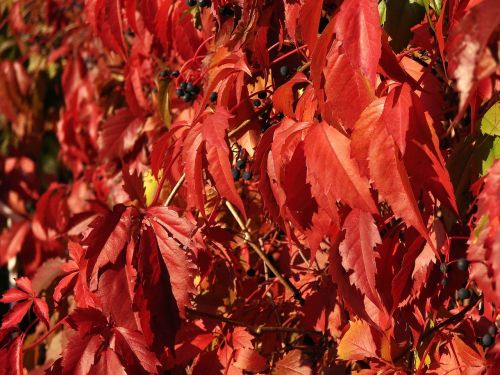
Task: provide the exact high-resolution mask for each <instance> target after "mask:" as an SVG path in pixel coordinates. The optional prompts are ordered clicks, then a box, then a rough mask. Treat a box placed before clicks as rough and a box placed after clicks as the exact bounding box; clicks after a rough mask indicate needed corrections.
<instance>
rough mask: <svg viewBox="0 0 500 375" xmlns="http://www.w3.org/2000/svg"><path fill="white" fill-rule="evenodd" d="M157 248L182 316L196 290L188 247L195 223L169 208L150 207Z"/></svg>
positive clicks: (194, 268) (150, 217)
mask: <svg viewBox="0 0 500 375" xmlns="http://www.w3.org/2000/svg"><path fill="white" fill-rule="evenodd" d="M147 216H148V219H149V223H150V224H151V226H152V227H153V230H154V233H155V236H156V241H157V243H158V249H159V251H160V253H161V256H162V259H163V262H164V264H165V267H166V268H167V272H168V277H169V280H170V285H171V288H172V293H173V295H174V297H175V300H176V302H177V307H178V309H179V313H180V316H181V317H182V318H184V317H185V306H187V305H189V304H190V302H189V300H190V295H191V294H192V293H194V283H193V277H194V272H195V270H196V267H195V266H194V264H193V263H192V261H191V259H190V253H188V252H187V251H186V250H184V249H185V248H187V246H188V245H189V244H190V241H191V238H190V236H191V235H192V233H193V230H194V226H193V225H192V224H191V223H190V222H188V221H187V220H185V219H182V218H180V217H179V216H178V215H177V213H176V212H174V211H172V210H169V209H168V208H166V207H151V208H150V209H148V211H147Z"/></svg>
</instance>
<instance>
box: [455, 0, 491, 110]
mask: <svg viewBox="0 0 500 375" xmlns="http://www.w3.org/2000/svg"><path fill="white" fill-rule="evenodd" d="M499 24H500V2H498V1H497V0H484V1H481V2H479V3H478V4H477V5H476V6H474V7H473V8H472V9H471V10H470V11H469V13H467V14H466V15H465V17H464V18H463V19H462V20H461V21H460V22H459V23H457V24H456V26H455V27H453V28H452V29H451V30H450V36H449V37H448V40H447V45H446V55H447V56H448V73H449V75H450V76H451V77H453V78H455V79H456V80H457V89H458V91H459V92H460V108H461V111H460V113H462V110H463V109H464V106H465V104H466V103H467V101H468V100H469V94H470V93H471V91H472V89H473V87H474V86H475V84H476V83H477V82H478V81H480V80H481V79H483V78H485V77H487V76H489V75H490V74H492V73H493V72H495V69H496V68H497V64H496V62H495V61H494V59H493V58H492V56H491V55H489V56H486V55H484V52H485V49H486V45H487V43H488V40H489V38H490V36H491V35H492V34H493V32H494V31H495V30H496V29H497V28H498V25H499Z"/></svg>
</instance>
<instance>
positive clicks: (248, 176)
mask: <svg viewBox="0 0 500 375" xmlns="http://www.w3.org/2000/svg"><path fill="white" fill-rule="evenodd" d="M252 176H253V174H252V172H251V171H245V172H243V179H244V180H245V181H249V180H251V179H252Z"/></svg>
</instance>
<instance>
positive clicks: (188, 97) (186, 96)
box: [181, 92, 193, 103]
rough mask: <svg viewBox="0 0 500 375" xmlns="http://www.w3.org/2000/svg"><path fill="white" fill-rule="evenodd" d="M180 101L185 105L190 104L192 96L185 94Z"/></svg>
mask: <svg viewBox="0 0 500 375" xmlns="http://www.w3.org/2000/svg"><path fill="white" fill-rule="evenodd" d="M181 99H182V100H184V101H185V102H186V103H187V102H190V101H191V100H193V95H192V94H191V93H189V92H185V93H184V95H182V98H181Z"/></svg>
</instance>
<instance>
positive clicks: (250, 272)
mask: <svg viewBox="0 0 500 375" xmlns="http://www.w3.org/2000/svg"><path fill="white" fill-rule="evenodd" d="M256 273H257V272H256V271H255V269H253V268H249V269H248V270H247V276H249V277H254V276H255V274H256Z"/></svg>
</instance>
